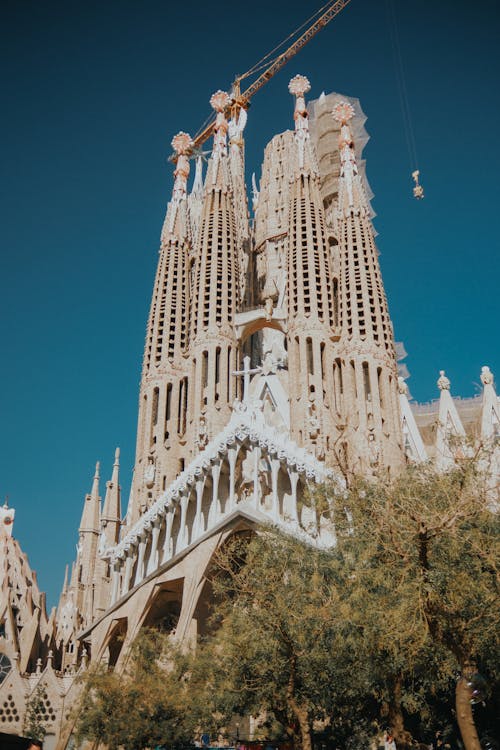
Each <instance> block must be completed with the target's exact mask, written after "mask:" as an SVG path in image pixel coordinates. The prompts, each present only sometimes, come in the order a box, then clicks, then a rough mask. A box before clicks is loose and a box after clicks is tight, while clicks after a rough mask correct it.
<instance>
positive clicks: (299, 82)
mask: <svg viewBox="0 0 500 750" xmlns="http://www.w3.org/2000/svg"><path fill="white" fill-rule="evenodd" d="M310 90H311V84H310V83H309V80H308V79H307V78H306V77H305V76H301V75H296V76H294V77H293V78H292V80H291V81H290V83H289V84H288V91H289V92H290V93H291V94H293V95H294V96H304V94H307V92H308V91H310Z"/></svg>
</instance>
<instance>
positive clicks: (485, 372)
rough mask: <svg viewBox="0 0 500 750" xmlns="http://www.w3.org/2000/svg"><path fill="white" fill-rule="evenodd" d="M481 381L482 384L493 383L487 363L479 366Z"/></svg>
mask: <svg viewBox="0 0 500 750" xmlns="http://www.w3.org/2000/svg"><path fill="white" fill-rule="evenodd" d="M481 383H482V384H483V385H491V384H492V383H493V373H492V372H491V370H490V368H489V367H488V366H487V365H485V366H484V367H481Z"/></svg>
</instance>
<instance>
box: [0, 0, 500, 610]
mask: <svg viewBox="0 0 500 750" xmlns="http://www.w3.org/2000/svg"><path fill="white" fill-rule="evenodd" d="M393 4H394V8H395V11H396V15H397V19H398V31H399V36H400V42H401V50H402V58H403V64H404V68H405V81H406V87H407V91H408V96H409V102H410V107H411V111H412V123H413V129H414V133H415V138H416V144H417V151H418V156H419V166H420V169H421V181H422V184H423V185H424V188H425V193H426V197H425V200H424V201H421V202H417V201H415V200H414V199H413V198H412V197H411V179H410V166H411V165H410V163H409V157H408V151H407V148H406V142H405V132H404V128H403V119H402V112H401V106H400V100H399V96H398V90H397V85H396V68H395V65H394V60H393V50H392V46H391V42H390V33H389V29H390V24H389V18H388V12H387V7H388V6H387V2H386V0H384V2H374V1H373V0H352V2H351V3H350V5H349V6H348V7H347V8H346V9H345V10H344V11H343V12H342V13H341V15H340V16H338V17H337V18H336V19H335V20H334V21H333V22H332V23H331V24H330V25H329V26H328V27H327V28H326V29H324V30H323V31H322V32H321V33H320V34H319V35H318V36H317V37H316V38H315V39H314V40H313V41H312V42H310V44H309V45H308V46H307V47H306V48H305V49H303V50H302V51H301V52H300V53H299V55H298V56H297V57H296V58H295V59H294V60H293V61H292V62H290V63H289V64H288V65H287V66H286V67H285V68H284V70H283V71H282V72H281V73H280V74H279V75H277V76H276V78H275V79H273V81H272V82H271V83H269V84H268V85H267V87H266V88H265V89H263V90H262V91H261V92H260V93H259V94H257V96H256V97H255V99H254V100H253V103H252V107H251V109H250V112H249V121H248V125H247V130H246V134H245V135H246V141H247V166H248V176H250V175H251V172H252V171H253V170H255V171H256V172H257V174H258V173H259V168H260V163H261V159H262V152H263V148H264V146H265V144H266V143H267V141H268V140H269V139H270V138H271V137H272V135H273V134H274V133H276V132H280V131H282V130H284V129H286V128H287V127H290V126H291V124H292V110H293V102H292V100H291V97H290V95H289V94H288V91H287V83H288V81H289V79H290V78H291V77H292V76H293V75H295V74H296V73H303V74H305V75H307V76H308V77H309V79H310V81H311V83H312V91H311V92H310V94H309V96H310V98H316V97H317V96H319V94H320V93H321V91H322V90H325V91H327V92H328V91H332V90H334V91H339V92H341V93H344V94H347V95H349V96H356V97H358V98H359V99H360V100H361V104H362V107H363V109H364V111H365V113H366V115H367V117H368V121H367V124H366V127H367V130H368V132H369V134H370V136H371V140H370V142H369V144H368V146H367V148H366V150H365V156H366V159H367V172H368V178H369V181H370V184H371V187H372V189H373V191H374V193H375V198H374V201H373V206H374V209H375V211H376V212H377V217H376V219H375V225H376V228H377V230H378V232H379V236H378V245H379V249H380V252H381V265H382V273H383V278H384V282H385V286H386V290H387V295H388V299H389V307H390V312H391V316H392V319H393V322H394V326H395V334H396V339H397V340H402V341H404V343H405V346H406V349H407V351H408V358H407V360H406V362H407V365H408V368H409V370H410V372H411V379H410V381H409V385H410V388H411V391H412V394H413V396H414V397H415V398H416V399H418V400H419V401H423V400H428V399H431V398H434V397H435V396H436V395H437V389H436V385H435V382H436V379H437V377H438V371H439V369H441V368H444V369H445V370H446V372H447V374H448V376H449V377H450V379H451V382H452V392H453V393H454V394H457V395H462V396H472V395H474V394H475V393H477V392H478V383H479V372H480V368H481V366H482V365H483V364H488V365H489V366H490V367H491V369H492V370H493V372H495V373H496V374H497V376H498V378H499V379H500V351H499V349H500V347H499V345H498V336H497V327H498V312H499V295H498V285H499V278H500V265H499V252H498V245H499V240H498V218H499V213H500V212H499V205H498V204H499V189H498V173H499V167H500V157H499V151H498V143H497V141H498V135H497V133H498V130H499V125H500V122H499V121H500V101H499V86H498V74H499V70H500V65H499V49H500V31H499V11H498V9H497V3H496V0H482V2H481V3H478V4H477V5H475V6H473V5H472V4H471V3H470V2H465V1H463V2H461V1H460V0H459V1H457V0H423V1H422V2H413V1H411V2H410V1H406V2H403V0H393ZM318 5H319V3H316V2H300V3H299V2H295V1H294V0H273V2H269V0H253V2H252V3H248V4H236V3H229V2H219V3H213V4H210V3H206V2H203V3H202V2H199V0H193V2H191V3H189V5H188V4H187V3H173V2H168V1H165V0H164V1H163V2H158V1H157V0H145V1H144V2H138V1H136V2H132V1H131V0H120V2H118V0H108V2H106V3H101V2H96V1H95V0H86V2H82V1H81V0H72V2H65V3H63V2H56V0H48V1H47V2H45V3H39V2H34V1H33V0H26V1H25V2H19V1H17V2H15V1H13V2H11V3H10V4H9V5H8V6H6V7H5V8H4V11H3V23H2V29H1V32H0V34H1V37H2V38H1V40H0V42H1V52H0V55H1V57H2V61H1V62H2V65H1V70H2V77H3V87H2V88H3V112H4V114H3V117H2V121H1V123H0V130H1V138H0V149H1V151H2V154H1V156H2V180H1V186H2V200H1V203H0V206H1V235H0V236H1V275H0V284H1V290H0V305H1V316H0V328H1V341H2V355H3V356H2V360H3V366H2V368H1V373H0V379H1V383H0V399H1V401H0V414H1V431H0V443H1V445H0V496H5V495H9V496H10V503H11V504H12V505H13V506H14V507H15V508H16V511H17V520H16V523H15V528H14V533H15V535H16V537H17V538H18V539H19V540H20V543H21V545H22V547H23V549H24V550H25V551H26V552H27V553H28V555H29V559H30V563H31V565H32V567H33V568H34V569H36V570H37V571H38V575H39V583H40V586H41V588H42V589H43V590H46V591H47V592H48V599H49V604H54V603H55V602H56V600H57V596H58V592H59V589H60V587H61V584H62V579H63V573H64V565H65V563H66V562H70V561H71V560H72V559H73V558H74V553H75V544H76V541H77V527H78V523H79V519H80V514H81V508H82V502H83V496H84V494H85V492H88V491H89V489H90V484H91V478H92V473H93V467H94V464H95V461H96V460H98V459H100V460H101V462H102V476H103V486H102V489H103V491H104V481H105V480H106V479H108V478H109V476H110V473H111V466H112V462H113V453H114V448H115V446H117V445H119V446H120V447H121V450H122V486H123V490H124V498H123V503H124V506H125V504H126V501H127V496H128V488H129V485H130V477H131V470H132V466H133V460H134V445H135V430H136V417H137V398H138V386H139V378H140V366H141V359H142V350H143V339H144V331H145V325H146V317H147V313H148V307H149V302H150V296H151V289H152V283H153V277H154V272H155V265H156V260H157V250H158V238H159V232H160V228H161V224H162V221H163V216H164V211H165V206H166V203H167V200H168V198H169V195H170V191H171V186H172V177H171V171H172V170H171V165H170V164H168V163H166V157H167V156H168V154H169V153H170V145H169V144H170V140H171V138H172V136H173V135H174V134H175V133H176V132H177V131H179V130H181V129H182V130H187V131H188V132H191V133H194V132H195V131H196V130H197V128H198V127H199V125H200V124H201V122H202V121H203V120H204V118H205V116H206V114H207V113H208V100H209V98H210V95H211V94H212V93H213V91H215V90H216V89H218V88H228V87H229V85H230V82H231V80H232V78H233V77H234V75H235V74H237V73H240V72H242V71H243V70H247V69H248V68H249V67H250V66H251V65H253V64H254V63H255V62H256V61H257V60H258V59H260V57H261V56H262V55H263V54H265V53H266V52H267V51H268V50H269V49H270V48H272V47H273V46H274V44H275V43H276V42H277V41H279V40H281V39H282V38H283V37H285V36H286V35H287V34H288V33H289V32H291V31H292V30H293V29H294V28H296V27H297V26H298V25H299V24H300V23H301V22H302V21H303V20H304V19H305V18H306V17H307V16H308V15H310V14H311V13H313V12H314V11H315V10H316V9H317V7H318Z"/></svg>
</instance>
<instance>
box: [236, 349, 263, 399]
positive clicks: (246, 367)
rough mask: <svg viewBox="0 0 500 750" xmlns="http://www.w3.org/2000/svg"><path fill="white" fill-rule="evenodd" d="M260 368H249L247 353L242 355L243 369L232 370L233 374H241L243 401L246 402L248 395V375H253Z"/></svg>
mask: <svg viewBox="0 0 500 750" xmlns="http://www.w3.org/2000/svg"><path fill="white" fill-rule="evenodd" d="M261 370H262V368H261V367H255V368H254V369H253V370H251V369H250V357H249V356H248V355H247V356H246V357H243V370H233V375H243V398H242V401H243V403H247V402H248V400H249V397H250V375H254V374H255V373H256V372H260V371H261Z"/></svg>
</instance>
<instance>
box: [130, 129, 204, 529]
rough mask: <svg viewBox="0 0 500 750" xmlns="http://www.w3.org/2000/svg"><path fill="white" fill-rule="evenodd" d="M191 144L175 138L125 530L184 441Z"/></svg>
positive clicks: (174, 465) (179, 457) (175, 461)
mask: <svg viewBox="0 0 500 750" xmlns="http://www.w3.org/2000/svg"><path fill="white" fill-rule="evenodd" d="M191 146H192V140H191V138H190V136H189V135H188V134H187V133H182V132H181V133H178V134H177V135H176V136H175V137H174V139H173V140H172V147H173V149H174V152H175V154H176V156H177V163H176V168H175V171H174V178H175V179H174V187H173V193H172V200H171V201H170V203H169V205H168V208H167V214H166V218H165V222H164V225H163V229H162V233H161V245H160V257H159V261H158V268H157V271H156V279H155V283H154V289H153V298H152V301H151V309H150V313H149V320H148V325H147V333H146V345H145V350H144V361H143V369H142V379H141V387H140V394H139V419H138V429H137V447H136V460H135V468H134V479H133V484H132V492H131V500H130V504H129V510H128V513H127V525H131V524H133V523H134V522H135V521H136V520H137V518H138V517H139V516H140V515H141V514H142V513H143V512H144V511H145V510H146V509H147V508H148V507H149V506H150V505H151V504H152V502H153V501H154V499H155V498H156V497H157V496H158V494H159V493H160V492H161V491H163V490H165V488H166V487H167V486H168V485H169V484H170V483H171V482H172V481H173V479H175V477H176V476H177V474H178V473H179V471H181V470H182V468H183V461H184V446H185V444H186V439H187V427H188V425H187V404H188V397H189V374H188V366H187V363H186V354H187V347H188V342H189V319H188V315H189V303H190V295H189V291H190V290H189V263H190V251H191V247H192V240H191V231H190V221H189V215H188V196H187V180H188V176H189V159H188V156H187V155H188V152H189V150H190V148H191Z"/></svg>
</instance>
